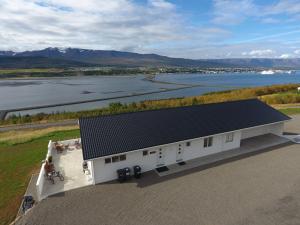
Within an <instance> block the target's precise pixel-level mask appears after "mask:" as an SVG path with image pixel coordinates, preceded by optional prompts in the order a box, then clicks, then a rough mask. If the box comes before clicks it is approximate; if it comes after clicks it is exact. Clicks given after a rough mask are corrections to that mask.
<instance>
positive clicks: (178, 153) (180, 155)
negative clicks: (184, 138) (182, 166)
mask: <svg viewBox="0 0 300 225" xmlns="http://www.w3.org/2000/svg"><path fill="white" fill-rule="evenodd" d="M183 151H184V148H183V146H182V144H179V145H178V146H177V150H176V162H181V161H183Z"/></svg>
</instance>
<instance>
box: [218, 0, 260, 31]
mask: <svg viewBox="0 0 300 225" xmlns="http://www.w3.org/2000/svg"><path fill="white" fill-rule="evenodd" d="M213 7H214V13H213V14H214V18H213V22H214V23H216V24H222V25H235V24H239V23H241V22H242V21H243V20H245V19H246V18H247V16H249V15H252V14H255V13H256V11H257V8H256V6H255V4H253V2H252V0H231V1H228V0H214V1H213Z"/></svg>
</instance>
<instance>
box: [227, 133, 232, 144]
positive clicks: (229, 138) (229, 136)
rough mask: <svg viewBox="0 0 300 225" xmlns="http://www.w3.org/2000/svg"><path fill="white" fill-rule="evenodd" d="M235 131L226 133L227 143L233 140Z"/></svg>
mask: <svg viewBox="0 0 300 225" xmlns="http://www.w3.org/2000/svg"><path fill="white" fill-rule="evenodd" d="M233 135H234V134H233V133H229V134H226V143H227V142H233Z"/></svg>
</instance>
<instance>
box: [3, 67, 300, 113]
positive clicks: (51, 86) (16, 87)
mask: <svg viewBox="0 0 300 225" xmlns="http://www.w3.org/2000/svg"><path fill="white" fill-rule="evenodd" d="M144 78H145V77H144V75H137V76H114V77H103V76H101V77H100V76H97V77H71V78H53V79H26V80H25V79H24V80H0V110H5V109H13V108H20V107H28V106H38V105H46V104H55V103H66V102H73V101H78V100H86V99H95V98H107V97H115V96H122V95H128V94H135V93H144V92H150V91H159V90H163V89H166V88H176V87H179V85H176V84H201V85H203V86H201V87H194V88H189V89H182V90H175V91H169V92H163V93H155V94H149V95H143V96H135V97H127V98H119V99H114V100H106V101H99V102H93V103H84V104H80V105H71V106H64V107H55V108H49V109H41V110H32V111H27V112H22V114H24V113H37V112H41V111H42V112H53V111H76V110H83V109H92V108H97V107H101V106H105V105H107V104H109V103H110V102H117V101H119V102H133V101H141V100H146V99H161V98H171V97H183V96H195V95H201V94H203V93H207V92H212V91H220V90H227V89H234V88H241V87H254V86H263V85H271V84H286V83H300V72H299V71H298V72H296V73H294V74H274V75H261V74H255V73H236V74H230V73H228V74H160V75H157V76H156V80H157V81H165V82H170V83H172V84H166V83H154V82H149V81H147V80H144Z"/></svg>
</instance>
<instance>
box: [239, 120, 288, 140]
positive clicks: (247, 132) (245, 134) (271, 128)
mask: <svg viewBox="0 0 300 225" xmlns="http://www.w3.org/2000/svg"><path fill="white" fill-rule="evenodd" d="M283 126H284V123H283V122H280V123H275V124H271V125H266V126H260V127H254V128H249V129H244V130H242V139H246V138H250V137H255V136H259V135H262V134H268V133H273V134H276V135H282V132H283Z"/></svg>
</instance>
